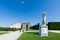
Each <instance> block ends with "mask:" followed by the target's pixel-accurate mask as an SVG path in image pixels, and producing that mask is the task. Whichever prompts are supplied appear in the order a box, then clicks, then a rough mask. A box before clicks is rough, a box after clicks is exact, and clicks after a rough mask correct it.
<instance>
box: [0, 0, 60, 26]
mask: <svg viewBox="0 0 60 40" xmlns="http://www.w3.org/2000/svg"><path fill="white" fill-rule="evenodd" d="M21 1H22V0H0V26H5V27H8V26H9V25H10V24H12V23H16V22H30V23H31V25H34V24H37V23H40V24H41V22H42V14H41V13H42V12H44V11H46V12H47V22H51V21H52V22H53V21H59V22H60V0H23V1H24V4H23V5H22V3H21Z"/></svg>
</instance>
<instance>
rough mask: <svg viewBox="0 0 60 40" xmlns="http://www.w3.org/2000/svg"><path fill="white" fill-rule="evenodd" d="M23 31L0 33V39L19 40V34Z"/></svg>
mask: <svg viewBox="0 0 60 40" xmlns="http://www.w3.org/2000/svg"><path fill="white" fill-rule="evenodd" d="M22 33H23V32H20V31H15V32H10V33H8V34H3V35H0V40H17V39H18V38H19V36H21V35H22Z"/></svg>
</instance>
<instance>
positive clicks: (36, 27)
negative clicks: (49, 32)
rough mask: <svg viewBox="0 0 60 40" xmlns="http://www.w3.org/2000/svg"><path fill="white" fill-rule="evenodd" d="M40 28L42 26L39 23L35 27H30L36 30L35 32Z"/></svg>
mask: <svg viewBox="0 0 60 40" xmlns="http://www.w3.org/2000/svg"><path fill="white" fill-rule="evenodd" d="M39 26H40V24H39V23H37V24H36V25H34V26H32V27H30V28H31V29H34V30H38V29H39Z"/></svg>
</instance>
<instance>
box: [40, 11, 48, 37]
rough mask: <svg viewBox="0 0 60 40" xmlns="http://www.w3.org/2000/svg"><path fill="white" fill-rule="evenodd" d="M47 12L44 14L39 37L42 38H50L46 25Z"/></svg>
mask: <svg viewBox="0 0 60 40" xmlns="http://www.w3.org/2000/svg"><path fill="white" fill-rule="evenodd" d="M46 14H47V13H46V12H43V13H42V18H43V19H42V24H41V27H39V35H40V36H48V26H47V25H46Z"/></svg>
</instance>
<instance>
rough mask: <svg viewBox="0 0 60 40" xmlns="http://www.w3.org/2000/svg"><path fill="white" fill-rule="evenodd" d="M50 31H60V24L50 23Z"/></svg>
mask: <svg viewBox="0 0 60 40" xmlns="http://www.w3.org/2000/svg"><path fill="white" fill-rule="evenodd" d="M48 29H49V30H60V22H48Z"/></svg>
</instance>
